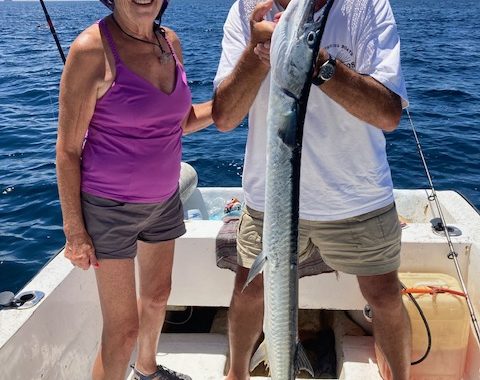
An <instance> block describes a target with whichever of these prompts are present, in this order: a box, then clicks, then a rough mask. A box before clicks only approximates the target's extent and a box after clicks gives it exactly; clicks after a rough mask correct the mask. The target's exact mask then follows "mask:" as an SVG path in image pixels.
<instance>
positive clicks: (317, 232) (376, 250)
mask: <svg viewBox="0 0 480 380" xmlns="http://www.w3.org/2000/svg"><path fill="white" fill-rule="evenodd" d="M262 232H263V213H262V212H259V211H256V210H253V209H251V208H250V207H248V206H246V207H245V209H244V210H243V213H242V215H241V217H240V222H239V223H238V231H237V261H238V264H239V265H240V266H242V267H245V268H250V267H251V266H252V264H253V262H254V261H255V258H256V257H257V255H258V254H259V253H260V252H261V250H262ZM401 232H402V229H401V226H400V222H399V220H398V215H397V210H396V208H395V204H394V203H392V204H391V205H389V206H386V207H383V208H381V209H378V210H375V211H372V212H369V213H366V214H363V215H359V216H356V217H353V218H348V219H343V220H339V221H334V222H318V221H310V220H303V219H301V220H300V222H299V244H298V252H299V262H302V261H304V260H305V259H307V258H308V257H309V256H310V255H311V254H312V252H313V251H314V248H315V246H316V247H318V249H319V251H320V254H321V256H322V258H323V260H324V261H325V263H326V264H327V265H329V266H330V267H332V268H333V269H335V270H337V271H341V272H345V273H350V274H355V275H358V276H373V275H380V274H385V273H389V272H392V271H395V270H398V268H399V266H400V239H401Z"/></svg>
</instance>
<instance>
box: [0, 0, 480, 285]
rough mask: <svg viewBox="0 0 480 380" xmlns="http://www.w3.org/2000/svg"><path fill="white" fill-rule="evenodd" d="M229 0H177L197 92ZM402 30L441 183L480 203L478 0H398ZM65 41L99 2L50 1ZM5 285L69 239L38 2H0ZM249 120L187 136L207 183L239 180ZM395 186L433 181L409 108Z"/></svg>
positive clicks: (395, 145)
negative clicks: (226, 130) (228, 130)
mask: <svg viewBox="0 0 480 380" xmlns="http://www.w3.org/2000/svg"><path fill="white" fill-rule="evenodd" d="M232 2H233V1H232V0H181V1H180V0H173V1H171V4H170V6H169V9H168V11H167V14H166V15H165V18H164V24H165V25H167V26H170V27H172V28H173V29H174V30H175V31H176V32H177V34H178V35H179V37H180V39H181V41H182V46H183V49H184V60H185V66H186V70H187V74H188V78H189V83H190V85H191V88H192V92H193V96H194V101H203V100H206V99H208V98H210V97H211V94H212V79H213V77H214V75H215V71H216V66H217V62H218V59H219V56H220V49H221V37H222V26H223V21H224V19H225V17H226V15H227V13H228V9H229V7H230V5H231V4H232ZM391 4H392V7H393V10H394V12H395V16H396V19H397V23H398V29H399V32H400V37H401V39H402V60H403V71H404V74H405V77H406V81H407V88H408V92H409V98H410V113H411V115H412V117H413V120H414V123H415V126H416V128H417V131H418V134H419V137H420V141H421V144H422V147H423V151H424V153H425V156H426V159H427V162H428V164H429V168H430V171H431V174H432V177H433V181H434V184H435V187H436V189H437V190H443V189H453V190H457V191H460V192H461V193H462V194H464V195H465V196H466V197H467V198H468V199H469V200H470V201H471V202H472V203H473V204H474V205H476V207H477V208H480V189H479V187H480V95H479V91H478V88H480V75H478V68H479V62H480V2H478V0H462V1H461V2H458V3H456V4H455V5H453V4H446V3H442V2H438V1H436V0H415V1H409V0H391ZM46 5H47V8H48V10H49V13H50V16H51V18H52V20H53V23H54V25H55V28H56V30H57V34H58V36H59V39H60V42H61V44H62V46H63V48H64V49H65V51H66V52H67V51H68V46H69V45H70V44H71V42H72V41H73V39H74V38H75V36H76V35H77V34H78V33H79V32H80V31H81V30H83V29H84V28H85V27H86V26H88V25H90V24H92V23H94V22H95V21H96V20H98V19H99V18H101V17H103V16H105V15H107V14H108V11H107V9H106V8H105V7H104V6H103V5H101V4H100V2H84V1H82V2H75V1H62V2H47V3H46ZM0 36H1V37H0V132H1V136H2V138H1V142H0V292H1V291H3V290H11V291H14V292H16V291H18V290H19V289H20V288H21V287H22V286H23V285H24V284H25V283H26V282H28V280H29V279H30V278H32V276H34V275H35V274H36V273H37V272H38V271H39V269H41V267H42V266H44V265H45V264H46V263H47V262H48V260H49V259H51V258H52V257H53V256H54V255H55V254H56V253H57V252H58V251H59V250H60V249H61V247H62V245H63V243H64V236H63V232H62V229H61V214H60V207H59V202H58V193H57V189H56V177H55V139H56V120H57V108H58V84H59V80H60V75H61V71H62V67H63V66H62V61H61V59H60V56H59V54H58V51H57V49H56V47H55V43H54V41H53V37H52V36H51V34H50V31H49V28H48V26H47V23H46V21H45V16H44V14H43V11H42V9H41V7H40V4H39V3H38V2H16V1H13V2H0ZM246 133H247V125H246V123H243V124H242V125H241V126H240V127H239V128H237V129H236V130H235V131H233V132H231V133H226V134H222V133H219V132H217V131H216V129H215V128H214V127H210V128H208V129H206V130H204V131H201V132H199V133H196V134H194V135H191V136H187V137H185V139H184V160H185V161H187V162H189V163H190V164H192V165H193V166H194V167H195V168H196V170H197V171H198V173H199V182H200V185H201V186H239V185H240V183H241V171H242V165H243V151H244V146H245V140H246ZM387 140H388V153H389V158H390V163H391V168H392V173H393V178H394V184H395V187H396V188H424V187H427V186H428V182H427V179H426V176H425V174H424V170H423V167H422V166H421V162H420V159H419V156H418V153H417V148H416V144H415V141H414V139H413V135H412V132H411V128H410V127H409V124H408V120H407V117H406V115H404V117H403V119H402V122H401V125H400V127H399V128H398V129H397V130H396V131H395V132H393V133H391V134H389V135H388V136H387Z"/></svg>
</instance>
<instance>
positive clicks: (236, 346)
mask: <svg viewBox="0 0 480 380" xmlns="http://www.w3.org/2000/svg"><path fill="white" fill-rule="evenodd" d="M248 271H249V269H248V268H243V267H241V266H238V268H237V274H236V276H235V288H234V290H233V295H232V301H231V303H230V309H229V311H228V322H229V326H228V337H229V340H230V369H229V371H228V374H227V377H226V378H225V380H247V379H249V378H250V374H249V366H250V359H251V357H252V354H253V349H254V346H255V343H256V342H257V340H258V338H259V336H260V334H261V332H262V326H263V277H262V275H258V276H257V277H255V278H254V279H253V281H252V282H251V283H250V284H249V285H248V286H247V287H246V288H245V290H244V291H243V292H242V289H243V286H244V285H245V282H246V280H247V277H248Z"/></svg>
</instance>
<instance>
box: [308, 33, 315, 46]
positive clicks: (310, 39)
mask: <svg viewBox="0 0 480 380" xmlns="http://www.w3.org/2000/svg"><path fill="white" fill-rule="evenodd" d="M315 36H316V33H315V32H309V33H308V35H307V43H308V45H310V46H312V45H313V43H314V42H315Z"/></svg>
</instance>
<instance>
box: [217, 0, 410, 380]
mask: <svg viewBox="0 0 480 380" xmlns="http://www.w3.org/2000/svg"><path fill="white" fill-rule="evenodd" d="M289 2H290V1H289V0H278V1H272V0H267V1H265V2H262V3H260V4H258V5H257V6H256V7H255V9H254V10H253V13H251V15H250V16H249V14H248V9H249V7H248V3H251V1H250V2H249V1H247V0H238V1H236V2H235V3H234V4H233V5H232V7H231V9H230V12H229V14H228V17H227V20H226V22H225V25H224V36H223V43H222V47H223V51H222V56H221V59H220V63H219V66H218V71H217V75H216V78H215V80H214V86H215V88H216V91H215V95H214V103H213V119H214V122H215V124H216V126H217V128H218V129H219V130H220V131H230V130H232V129H234V128H235V127H237V126H238V125H239V124H240V122H241V121H242V119H243V118H244V117H245V116H246V115H247V113H248V123H249V131H248V138H247V147H246V152H245V163H244V170H243V184H242V185H243V190H244V195H245V200H246V207H245V209H244V211H243V214H242V216H241V217H240V222H239V230H238V236H237V251H238V269H237V272H236V279H235V287H234V291H233V295H232V300H231V304H230V309H229V339H230V369H229V372H228V374H227V377H226V379H228V380H245V379H248V378H249V362H250V358H251V356H252V353H253V350H254V348H255V344H256V342H257V340H258V338H259V336H260V334H261V331H262V320H263V279H262V278H261V277H262V276H257V277H256V278H255V279H254V280H253V282H252V283H250V284H249V285H248V287H247V288H246V289H245V290H244V291H243V292H242V288H243V286H244V284H245V282H246V279H247V274H248V271H249V268H250V267H251V266H252V264H253V262H254V260H255V258H256V256H257V255H258V254H259V253H260V252H261V249H262V229H263V211H264V204H265V199H264V195H265V170H266V146H267V138H266V135H267V132H266V131H267V128H266V126H267V121H266V116H267V107H268V97H269V87H270V84H269V82H270V77H269V57H270V45H269V41H270V38H271V34H272V32H273V30H274V27H275V23H276V21H277V20H278V18H279V12H282V11H283V10H284V9H285V8H286V7H287V6H288V4H289ZM325 4H326V0H319V1H317V4H316V6H317V8H316V11H317V12H316V17H318V16H320V15H321V12H322V11H323V10H322V9H323V7H324V6H325ZM407 104H408V101H407V95H406V90H405V84H404V80H403V76H402V71H401V66H400V43H399V37H398V33H397V29H396V25H395V20H394V17H393V14H392V11H391V8H390V4H389V3H388V0H376V1H361V2H355V1H347V0H335V2H334V3H333V6H332V8H331V10H330V14H329V16H328V21H327V24H326V28H325V33H324V35H323V38H322V42H321V49H320V52H319V54H318V57H317V60H316V66H315V70H314V74H313V85H312V89H311V92H310V98H309V103H308V107H307V114H306V119H305V125H304V137H303V149H302V166H301V182H300V224H299V255H300V260H303V259H305V257H308V255H309V254H310V253H311V252H312V247H313V246H317V247H318V249H319V250H320V253H321V255H322V258H323V260H324V261H325V262H326V264H328V265H329V266H330V267H331V268H333V269H335V270H338V271H342V272H346V273H350V274H354V275H356V276H357V278H358V283H359V285H360V289H361V291H362V294H363V296H364V297H365V299H366V300H367V302H368V303H369V304H370V306H371V308H372V310H373V327H374V335H375V341H376V344H377V346H378V347H379V350H380V351H381V353H382V354H383V356H384V357H385V359H386V362H387V363H388V365H389V368H390V370H391V372H392V373H393V378H394V379H395V380H407V379H408V378H409V371H410V369H409V368H410V355H411V352H410V351H411V332H410V322H409V318H408V314H407V313H406V310H405V308H404V306H403V303H402V299H401V292H400V283H399V280H398V276H397V270H398V268H399V265H400V237H401V228H400V224H399V220H398V216H397V212H396V209H395V204H394V197H393V185H392V180H391V174H390V169H389V165H388V162H387V156H386V152H385V137H384V133H383V132H384V131H387V132H388V131H392V130H394V129H395V128H396V127H397V125H398V123H399V121H400V117H401V113H402V105H403V106H405V107H406V106H407Z"/></svg>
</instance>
